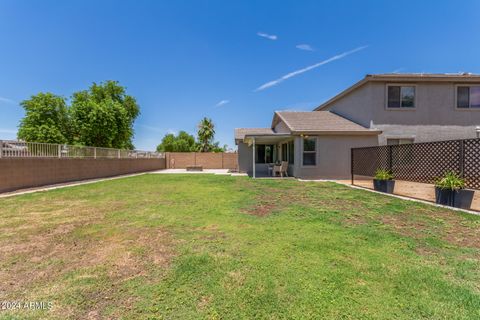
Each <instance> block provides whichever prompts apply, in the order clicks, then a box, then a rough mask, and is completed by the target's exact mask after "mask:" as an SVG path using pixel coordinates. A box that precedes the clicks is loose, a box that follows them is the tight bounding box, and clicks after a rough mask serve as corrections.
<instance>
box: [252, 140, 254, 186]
mask: <svg viewBox="0 0 480 320" xmlns="http://www.w3.org/2000/svg"><path fill="white" fill-rule="evenodd" d="M252 164H253V165H252V168H253V178H254V179H255V137H253V152H252Z"/></svg>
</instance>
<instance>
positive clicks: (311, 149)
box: [302, 137, 317, 166]
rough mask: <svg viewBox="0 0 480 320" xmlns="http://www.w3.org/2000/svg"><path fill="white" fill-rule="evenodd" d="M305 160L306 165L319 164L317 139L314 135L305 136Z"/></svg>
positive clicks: (303, 161)
mask: <svg viewBox="0 0 480 320" xmlns="http://www.w3.org/2000/svg"><path fill="white" fill-rule="evenodd" d="M302 152H303V157H302V158H303V160H302V163H303V165H304V166H316V165H317V139H316V138H312V137H304V138H303V150H302Z"/></svg>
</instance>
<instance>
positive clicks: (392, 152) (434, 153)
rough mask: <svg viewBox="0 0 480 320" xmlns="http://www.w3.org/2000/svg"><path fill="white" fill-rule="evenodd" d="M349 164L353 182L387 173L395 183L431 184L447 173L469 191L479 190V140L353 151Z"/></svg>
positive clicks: (354, 149)
mask: <svg viewBox="0 0 480 320" xmlns="http://www.w3.org/2000/svg"><path fill="white" fill-rule="evenodd" d="M351 164H352V179H353V177H354V175H361V176H368V177H372V176H374V175H375V171H376V170H377V169H387V170H390V171H391V172H392V173H393V174H394V175H395V179H398V180H406V181H414V182H424V183H433V182H434V181H435V179H436V178H438V177H440V176H442V175H443V174H444V173H445V172H446V171H455V172H457V173H459V174H460V175H461V176H463V177H464V179H465V182H466V186H467V187H468V188H472V189H480V139H468V140H449V141H438V142H424V143H412V144H402V145H392V146H379V147H366V148H353V149H352V158H351Z"/></svg>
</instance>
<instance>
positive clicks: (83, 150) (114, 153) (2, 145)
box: [0, 140, 165, 159]
mask: <svg viewBox="0 0 480 320" xmlns="http://www.w3.org/2000/svg"><path fill="white" fill-rule="evenodd" d="M164 157H165V154H163V153H159V152H151V151H141V150H122V149H111V148H99V147H84V146H72V145H67V144H53V143H38V142H24V141H16V140H0V158H93V159H97V158H99V159H101V158H109V159H115V158H116V159H151V158H164Z"/></svg>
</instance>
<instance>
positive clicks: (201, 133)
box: [197, 117, 215, 152]
mask: <svg viewBox="0 0 480 320" xmlns="http://www.w3.org/2000/svg"><path fill="white" fill-rule="evenodd" d="M197 137H198V149H199V151H201V152H209V151H211V150H212V149H213V148H212V142H213V138H214V137H215V125H214V124H213V122H212V119H208V118H207V117H205V118H203V119H202V120H201V121H200V123H199V124H198V132H197Z"/></svg>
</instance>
